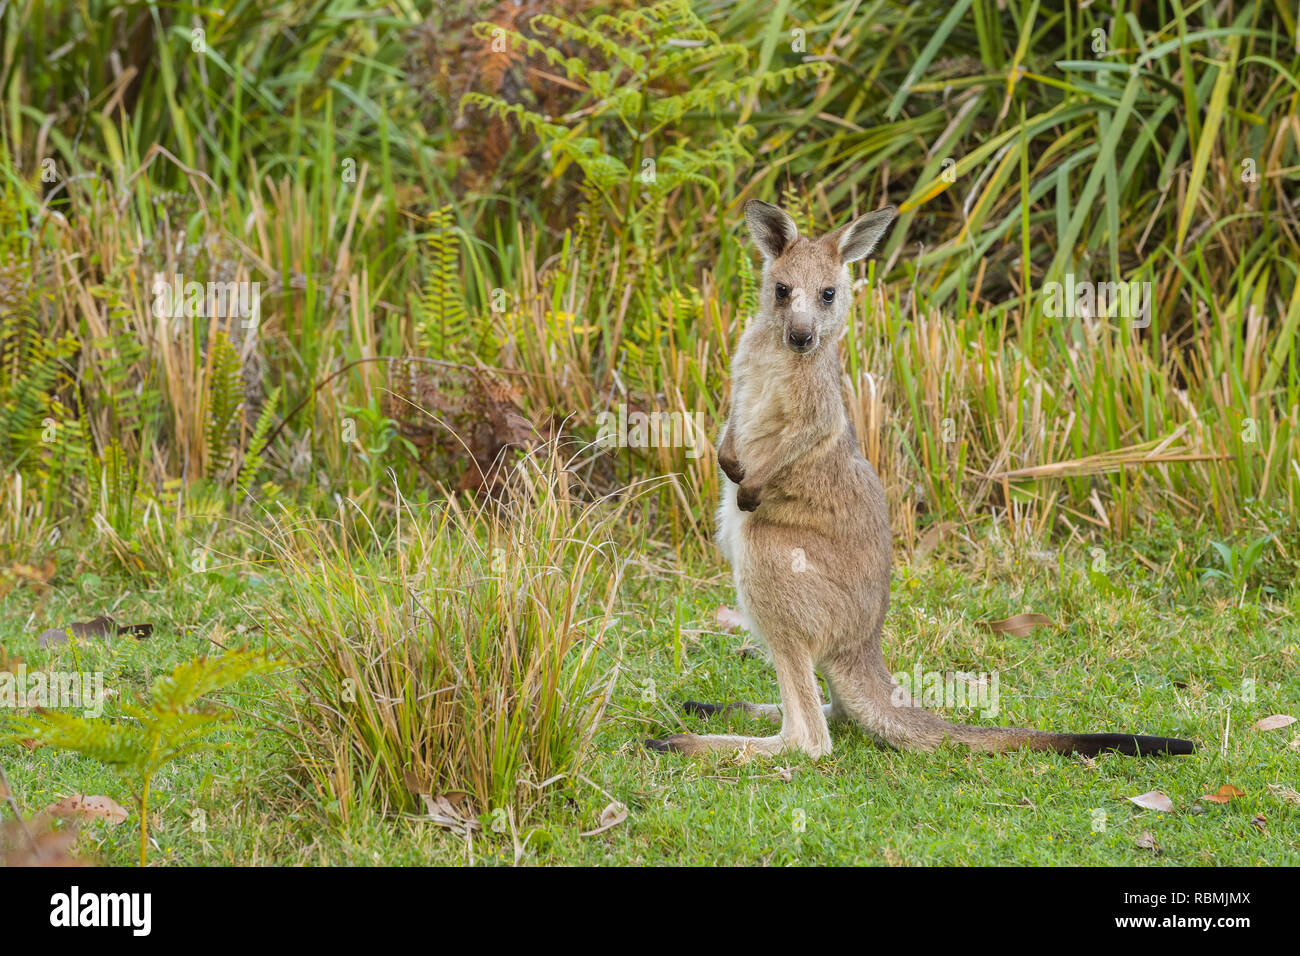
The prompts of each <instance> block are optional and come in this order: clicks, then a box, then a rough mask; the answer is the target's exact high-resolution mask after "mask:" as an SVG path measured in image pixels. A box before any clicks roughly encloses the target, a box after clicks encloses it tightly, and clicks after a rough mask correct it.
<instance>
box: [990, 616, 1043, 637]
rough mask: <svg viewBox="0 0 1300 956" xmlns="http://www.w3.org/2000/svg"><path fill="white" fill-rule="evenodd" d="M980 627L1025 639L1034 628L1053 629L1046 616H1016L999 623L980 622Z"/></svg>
mask: <svg viewBox="0 0 1300 956" xmlns="http://www.w3.org/2000/svg"><path fill="white" fill-rule="evenodd" d="M979 626H980V627H987V628H988V629H989V630H990V631H994V632H997V633H1002V634H1010V635H1011V636H1012V637H1027V636H1028V635H1029V633H1030V632H1031V631H1032V630H1033V629H1034V628H1036V627H1054V626H1055V625H1053V624H1052V619H1051V618H1050V617H1048V616H1047V615H1046V614H1017V615H1015V616H1014V617H1008V618H1005V619H1004V620H1001V621H980V622H979Z"/></svg>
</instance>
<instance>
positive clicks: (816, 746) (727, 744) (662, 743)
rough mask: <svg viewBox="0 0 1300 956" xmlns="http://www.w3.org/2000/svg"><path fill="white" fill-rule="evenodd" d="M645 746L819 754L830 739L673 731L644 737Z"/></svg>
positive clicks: (673, 749)
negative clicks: (668, 734)
mask: <svg viewBox="0 0 1300 956" xmlns="http://www.w3.org/2000/svg"><path fill="white" fill-rule="evenodd" d="M645 745H646V747H648V748H649V749H651V750H656V751H659V752H660V753H679V754H688V755H692V756H693V755H696V754H702V753H707V752H709V751H711V750H712V751H733V752H736V753H740V752H742V751H744V752H751V753H760V754H767V755H769V756H772V755H775V754H779V753H783V752H785V751H788V750H801V751H803V752H804V753H806V754H807V755H808V756H810V757H823V756H825V755H826V754H828V753H830V752H831V743H830V740H829V739H827V740H825V741H815V742H814V741H804V742H796V741H794V740H787V739H786V738H785V737H782V736H781V735H780V734H774V735H773V736H771V737H744V736H740V735H738V734H673V735H672V736H671V737H664V738H662V739H660V740H647V741H646V742H645Z"/></svg>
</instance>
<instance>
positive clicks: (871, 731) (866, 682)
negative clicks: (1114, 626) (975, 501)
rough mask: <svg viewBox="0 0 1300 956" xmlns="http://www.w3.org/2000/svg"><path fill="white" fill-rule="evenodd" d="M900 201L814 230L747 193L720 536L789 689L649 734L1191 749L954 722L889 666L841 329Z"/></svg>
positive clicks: (883, 587)
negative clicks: (751, 261)
mask: <svg viewBox="0 0 1300 956" xmlns="http://www.w3.org/2000/svg"><path fill="white" fill-rule="evenodd" d="M896 215H897V210H896V209H895V208H894V207H892V206H887V207H885V208H884V209H880V210H877V211H875V212H872V213H868V214H867V215H864V216H862V217H860V218H858V219H856V220H854V221H853V222H850V223H849V224H848V225H846V226H843V227H841V228H839V229H837V230H835V231H834V232H831V233H828V234H827V235H824V236H822V237H821V238H819V239H809V238H805V237H803V236H800V235H799V232H798V229H797V228H796V226H795V221H794V220H793V219H792V218H791V217H790V216H789V215H788V214H787V213H785V212H784V211H782V210H781V209H778V208H777V207H776V206H773V205H770V204H769V203H765V202H759V201H757V200H751V201H750V202H747V203H746V204H745V221H746V223H747V224H748V227H749V233H750V235H751V237H752V238H753V240H754V242H755V244H756V245H757V246H758V249H759V251H760V252H761V253H762V255H763V260H764V262H763V277H762V286H761V290H760V296H761V300H760V301H761V304H760V306H759V308H758V311H757V313H756V314H755V316H754V317H753V318H752V320H751V321H750V322H749V323H748V325H747V327H746V328H745V331H744V333H743V334H742V336H741V339H740V343H739V345H738V347H737V349H736V353H735V356H734V359H733V362H732V369H731V373H732V392H731V412H730V417H729V419H728V421H727V423H726V425H725V426H724V428H723V432H722V436H721V439H720V442H719V445H718V463H719V466H720V467H721V469H722V472H723V474H724V475H725V477H726V481H725V482H723V486H724V487H723V493H722V501H721V505H720V507H719V509H718V527H717V541H718V544H719V547H720V550H721V551H722V553H723V555H724V557H725V558H726V559H727V562H728V563H729V564H730V565H731V568H732V571H733V574H734V577H735V582H736V592H737V596H738V604H739V607H740V610H741V612H742V613H743V614H745V616H746V617H747V618H748V619H749V622H750V625H751V630H752V631H753V632H754V633H756V634H757V635H758V637H760V638H761V639H762V640H763V641H764V642H765V643H766V644H767V646H768V648H769V649H770V650H771V654H772V661H773V663H774V665H775V669H776V679H777V684H778V686H779V688H780V693H781V703H780V704H779V705H775V704H751V703H745V702H741V703H736V704H725V705H720V704H701V703H696V702H693V701H688V702H686V704H685V705H684V706H685V709H686V711H687V712H688V713H691V714H695V715H701V716H708V715H711V714H716V713H719V712H722V711H726V710H730V709H733V708H736V709H741V710H744V711H746V712H748V713H750V714H753V715H755V716H759V717H763V718H767V719H769V720H771V721H772V722H774V723H779V724H780V728H781V729H780V732H779V733H776V734H774V735H772V736H767V737H746V736H737V735H732V734H702V735H701V734H675V735H674V736H671V737H667V738H665V739H662V740H647V741H646V745H647V746H648V747H649V748H651V749H652V750H660V751H676V752H680V753H686V754H698V753H702V752H705V751H710V750H740V749H746V748H751V749H752V750H753V751H756V752H758V753H766V754H776V753H781V752H783V751H788V750H801V751H803V752H804V753H806V754H808V755H809V756H811V757H814V758H816V757H821V756H824V755H826V754H829V753H830V752H831V737H830V732H829V730H828V724H827V722H828V720H830V721H836V720H847V721H852V722H853V723H856V724H857V725H858V726H859V727H861V728H862V729H863V730H864V731H866V733H867V734H868V735H870V736H871V737H872V738H873V739H874V740H875V741H876V742H877V743H879V744H882V745H884V746H887V747H893V748H898V749H919V750H931V749H933V748H935V747H936V746H938V745H939V744H941V743H942V742H944V741H945V740H953V741H956V742H958V743H962V744H966V745H968V746H970V747H971V748H973V749H979V750H985V751H994V752H1001V751H1008V750H1017V749H1029V750H1051V751H1056V752H1058V753H1071V752H1076V753H1080V754H1084V755H1086V756H1094V755H1096V754H1098V753H1099V752H1101V751H1103V750H1113V751H1118V752H1119V753H1122V754H1129V755H1139V756H1145V755H1150V754H1190V753H1192V752H1193V750H1194V749H1195V748H1194V744H1193V743H1192V742H1191V741H1190V740H1180V739H1177V738H1172V737H1145V736H1135V735H1132V734H1108V733H1089V734H1071V733H1049V732H1045V731H1039V730H1018V729H1012V728H1007V727H979V726H971V725H964V724H954V723H950V722H949V721H947V720H944V719H943V718H942V717H939V716H938V715H937V714H934V713H931V712H930V711H927V710H923V709H922V708H921V707H919V706H918V705H917V704H916V702H915V701H914V700H913V699H912V698H911V697H910V696H909V695H908V693H907V691H906V690H905V689H903V688H902V687H900V686H898V684H897V683H896V682H895V681H894V679H893V676H892V675H891V674H890V672H889V670H888V669H887V668H886V667H885V660H884V656H883V654H882V652H881V645H880V641H881V632H882V628H883V625H884V621H885V611H886V608H887V607H888V604H889V575H890V559H891V555H890V551H891V544H892V542H891V537H890V526H889V512H888V507H887V505H886V502H885V494H884V489H883V487H882V486H881V484H880V479H879V477H877V475H876V472H875V470H874V469H873V468H872V467H871V464H870V462H868V461H867V459H866V458H865V457H863V455H862V453H861V451H860V450H859V448H858V441H857V436H856V435H855V433H854V429H853V426H852V424H851V423H850V421H849V417H848V414H847V412H846V409H845V406H844V401H843V396H842V393H841V390H840V376H841V373H840V359H839V344H838V341H839V335H840V331H841V330H842V329H843V327H844V325H845V322H846V320H847V318H848V312H849V304H850V298H851V282H850V274H849V264H850V263H852V262H856V261H858V260H859V259H864V258H866V257H867V256H868V255H870V254H871V252H872V250H873V249H874V248H875V247H876V245H877V243H878V242H879V241H880V238H881V237H882V236H883V235H884V234H885V231H886V230H887V229H888V228H889V225H890V223H891V222H892V221H893V220H894V217H895V216H896ZM817 672H820V673H821V675H822V676H823V677H824V678H825V680H826V686H827V689H828V691H829V695H828V696H829V700H830V703H829V704H823V703H822V699H821V693H820V691H819V688H818V684H817Z"/></svg>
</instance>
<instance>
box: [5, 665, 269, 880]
mask: <svg viewBox="0 0 1300 956" xmlns="http://www.w3.org/2000/svg"><path fill="white" fill-rule="evenodd" d="M279 666H281V665H280V662H279V661H276V660H273V659H271V658H268V657H266V656H265V655H262V654H258V653H254V652H251V651H235V652H232V653H229V654H223V655H222V656H221V657H196V658H194V659H193V660H190V661H186V662H185V663H183V664H180V665H178V666H177V667H176V668H175V669H174V670H173V671H172V672H171V673H170V674H166V675H164V676H162V677H159V678H158V679H157V680H155V681H154V683H153V687H152V692H151V701H150V704H149V706H148V707H142V706H139V705H136V704H129V703H124V704H123V705H122V707H121V715H120V719H118V720H106V719H104V718H89V717H81V716H77V715H74V714H66V713H61V712H59V711H53V710H47V711H41V712H39V713H37V714H34V715H32V716H30V717H16V718H14V719H13V720H12V722H11V723H12V726H13V728H14V729H13V731H12V732H11V733H8V734H6V735H5V736H6V737H8V738H9V739H11V740H23V739H30V740H35V741H37V742H38V743H42V744H45V745H46V746H48V747H53V748H55V749H56V750H66V751H70V752H72V753H77V754H81V755H82V756H84V757H89V758H91V759H92V760H97V761H99V762H100V763H102V764H103V765H104V766H106V767H109V768H111V769H112V770H114V771H115V772H116V773H118V774H119V775H120V776H122V777H124V778H127V779H129V780H131V781H133V782H136V783H138V784H139V787H140V791H139V794H138V800H139V803H140V865H141V866H144V865H145V862H146V854H147V851H148V846H149V784H150V782H151V780H152V779H153V776H154V774H156V773H157V772H158V771H159V770H160V769H162V768H163V767H165V766H166V765H167V764H169V763H171V762H172V761H173V760H176V759H177V758H179V757H183V756H186V755H188V754H192V753H195V752H196V751H200V750H213V749H217V745H215V744H213V743H212V740H211V735H212V732H213V731H214V730H216V729H217V728H218V727H219V726H221V725H222V724H224V723H225V722H227V721H228V720H230V719H231V716H232V714H231V713H230V711H225V710H223V711H213V710H199V709H197V704H198V702H199V699H200V698H202V697H205V696H206V695H208V694H211V693H214V692H216V691H219V690H224V689H225V688H227V687H230V686H232V685H234V684H236V683H238V682H239V681H241V680H243V679H244V678H246V677H250V676H252V675H254V674H263V673H267V672H269V671H272V670H275V669H276V668H277V667H279Z"/></svg>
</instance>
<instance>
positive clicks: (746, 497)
mask: <svg viewBox="0 0 1300 956" xmlns="http://www.w3.org/2000/svg"><path fill="white" fill-rule="evenodd" d="M758 499H759V487H758V486H757V485H746V484H744V483H742V484H741V486H740V488H738V489H737V491H736V507H737V508H739V509H740V510H741V511H756V510H757V509H758Z"/></svg>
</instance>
